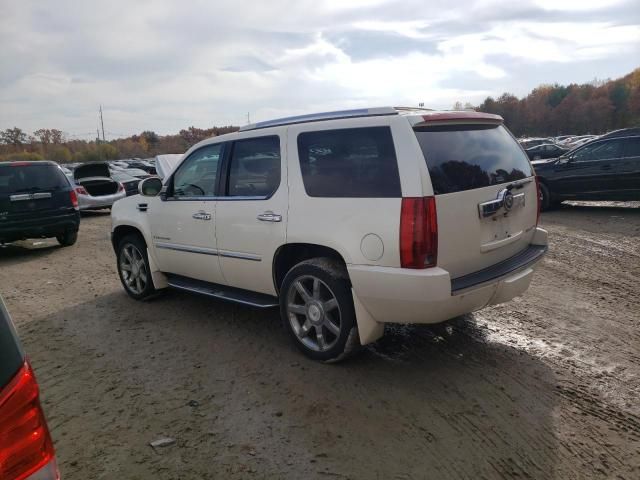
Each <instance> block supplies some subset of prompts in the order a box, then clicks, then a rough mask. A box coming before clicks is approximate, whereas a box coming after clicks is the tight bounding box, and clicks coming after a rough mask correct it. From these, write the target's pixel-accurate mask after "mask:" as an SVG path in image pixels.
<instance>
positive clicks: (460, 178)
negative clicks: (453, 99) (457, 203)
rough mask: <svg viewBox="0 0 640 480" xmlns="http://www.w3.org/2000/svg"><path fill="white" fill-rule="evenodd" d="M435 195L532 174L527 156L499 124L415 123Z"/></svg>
mask: <svg viewBox="0 0 640 480" xmlns="http://www.w3.org/2000/svg"><path fill="white" fill-rule="evenodd" d="M414 130H415V133H416V137H417V138H418V142H419V143H420V148H421V149H422V153H423V154H424V158H425V160H426V162H427V167H428V169H429V174H430V176H431V183H432V184H433V191H434V193H435V194H436V195H438V194H444V193H453V192H460V191H463V190H472V189H474V188H482V187H487V186H489V185H497V184H501V183H505V182H511V181H514V180H519V179H522V178H526V177H530V176H531V175H533V172H532V170H531V165H530V164H529V159H528V158H527V156H526V154H525V153H524V152H523V151H522V148H521V147H520V145H518V143H517V142H516V141H515V139H514V138H513V137H512V136H511V135H510V134H509V132H508V131H507V130H506V129H505V128H504V127H503V126H502V125H477V124H474V125H437V126H428V127H416V128H415V129H414Z"/></svg>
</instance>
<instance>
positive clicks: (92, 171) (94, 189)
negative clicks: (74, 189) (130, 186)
mask: <svg viewBox="0 0 640 480" xmlns="http://www.w3.org/2000/svg"><path fill="white" fill-rule="evenodd" d="M73 178H74V179H75V181H76V183H77V184H79V185H82V186H83V187H84V188H85V190H86V191H87V192H88V193H89V195H91V196H93V197H99V196H104V195H113V194H114V193H116V192H117V191H118V187H119V185H118V182H115V181H114V180H113V179H112V178H111V171H110V170H109V165H107V164H106V163H86V164H84V165H79V166H77V167H76V168H75V169H74V170H73Z"/></svg>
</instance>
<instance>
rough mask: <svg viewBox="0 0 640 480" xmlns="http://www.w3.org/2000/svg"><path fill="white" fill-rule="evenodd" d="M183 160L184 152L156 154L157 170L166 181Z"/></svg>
mask: <svg viewBox="0 0 640 480" xmlns="http://www.w3.org/2000/svg"><path fill="white" fill-rule="evenodd" d="M180 160H182V154H166V155H156V171H157V172H158V176H159V177H160V178H161V179H162V181H163V182H164V181H165V180H166V179H167V178H168V177H169V176H170V175H171V173H172V172H173V171H174V170H175V169H176V167H177V166H178V164H179V163H180Z"/></svg>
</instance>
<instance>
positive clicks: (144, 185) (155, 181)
mask: <svg viewBox="0 0 640 480" xmlns="http://www.w3.org/2000/svg"><path fill="white" fill-rule="evenodd" d="M160 190H162V180H160V179H159V178H158V177H149V178H145V179H144V180H142V181H141V182H140V183H139V184H138V192H139V193H140V195H142V196H144V197H155V196H156V195H158V194H159V193H160Z"/></svg>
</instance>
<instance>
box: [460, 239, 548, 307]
mask: <svg viewBox="0 0 640 480" xmlns="http://www.w3.org/2000/svg"><path fill="white" fill-rule="evenodd" d="M545 253H547V246H546V245H529V247H527V248H526V249H525V250H523V251H522V252H520V253H518V254H516V255H514V256H513V257H511V258H507V259H506V260H503V261H502V262H500V263H496V264H495V265H491V266H490V267H487V268H484V269H482V270H478V271H477V272H473V273H469V274H468V275H464V276H462V277H458V278H454V279H452V280H451V294H452V295H456V294H458V293H460V292H461V291H463V290H467V289H469V288H472V287H477V286H480V285H482V284H485V283H489V282H492V281H497V280H499V279H500V278H501V277H504V276H506V275H508V274H510V273H512V272H516V271H518V270H520V269H522V268H524V267H527V266H528V265H531V264H533V263H535V262H537V261H538V260H540V258H542V256H544V254H545Z"/></svg>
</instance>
